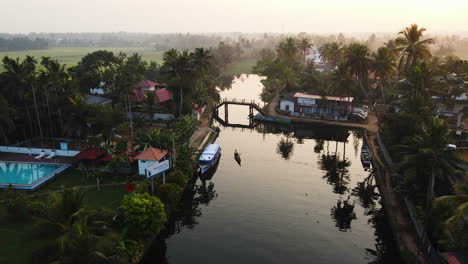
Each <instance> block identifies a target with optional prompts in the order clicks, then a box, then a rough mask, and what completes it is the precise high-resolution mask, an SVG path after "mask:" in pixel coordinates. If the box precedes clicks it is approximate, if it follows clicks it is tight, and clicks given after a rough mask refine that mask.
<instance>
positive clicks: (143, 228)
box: [122, 193, 167, 238]
mask: <svg viewBox="0 0 468 264" xmlns="http://www.w3.org/2000/svg"><path fill="white" fill-rule="evenodd" d="M122 210H123V216H124V226H125V228H126V229H127V232H128V235H129V236H130V237H134V238H142V237H144V236H145V235H147V234H149V233H153V234H158V233H159V232H160V231H161V229H162V228H163V226H164V224H165V223H166V221H167V218H166V212H165V210H164V204H163V203H162V202H161V200H159V198H157V197H153V196H150V195H149V194H148V193H143V194H139V193H135V194H127V195H125V196H124V199H123V202H122Z"/></svg>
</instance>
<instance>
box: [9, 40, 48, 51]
mask: <svg viewBox="0 0 468 264" xmlns="http://www.w3.org/2000/svg"><path fill="white" fill-rule="evenodd" d="M48 45H49V43H48V41H47V39H44V38H35V39H30V38H27V37H14V38H11V39H7V38H0V51H17V50H34V49H47V47H48Z"/></svg>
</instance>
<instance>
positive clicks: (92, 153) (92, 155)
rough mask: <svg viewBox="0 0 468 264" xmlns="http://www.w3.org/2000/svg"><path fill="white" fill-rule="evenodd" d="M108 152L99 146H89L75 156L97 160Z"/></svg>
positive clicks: (81, 158)
mask: <svg viewBox="0 0 468 264" xmlns="http://www.w3.org/2000/svg"><path fill="white" fill-rule="evenodd" d="M104 154H106V152H105V151H104V150H102V149H98V148H87V149H85V150H83V151H81V152H80V153H79V154H78V155H76V156H75V159H80V160H96V159H98V158H100V157H102V156H103V155H104Z"/></svg>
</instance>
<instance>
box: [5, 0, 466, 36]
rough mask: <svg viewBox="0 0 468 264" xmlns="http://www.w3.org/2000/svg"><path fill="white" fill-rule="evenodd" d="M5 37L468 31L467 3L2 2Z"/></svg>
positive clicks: (437, 0) (406, 0) (246, 0)
mask: <svg viewBox="0 0 468 264" xmlns="http://www.w3.org/2000/svg"><path fill="white" fill-rule="evenodd" d="M0 10H2V12H1V13H2V15H1V16H0V32H7V33H28V32H84V31H86V32H110V31H112V32H115V31H128V32H152V33H157V32H234V31H242V32H309V33H337V32H398V31H399V30H400V29H402V28H403V27H404V26H407V25H409V24H411V23H417V24H419V25H422V26H424V27H426V28H428V29H429V30H430V31H431V32H437V33H444V32H447V33H450V32H458V31H465V32H466V31H468V0H443V1H441V0H372V1H371V0H168V1H161V0H0Z"/></svg>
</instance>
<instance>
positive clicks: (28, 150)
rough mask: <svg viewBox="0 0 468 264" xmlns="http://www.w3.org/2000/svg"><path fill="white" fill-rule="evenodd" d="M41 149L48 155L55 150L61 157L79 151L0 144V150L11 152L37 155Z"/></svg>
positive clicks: (71, 155) (69, 155) (73, 154)
mask: <svg viewBox="0 0 468 264" xmlns="http://www.w3.org/2000/svg"><path fill="white" fill-rule="evenodd" d="M42 151H44V152H45V153H46V155H49V154H50V153H52V151H55V154H56V155H57V156H62V157H73V156H75V155H77V154H79V153H80V152H81V151H76V150H58V149H45V148H44V149H41V148H20V147H8V146H0V152H11V153H21V154H31V155H39V154H40V153H41V152H42Z"/></svg>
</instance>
